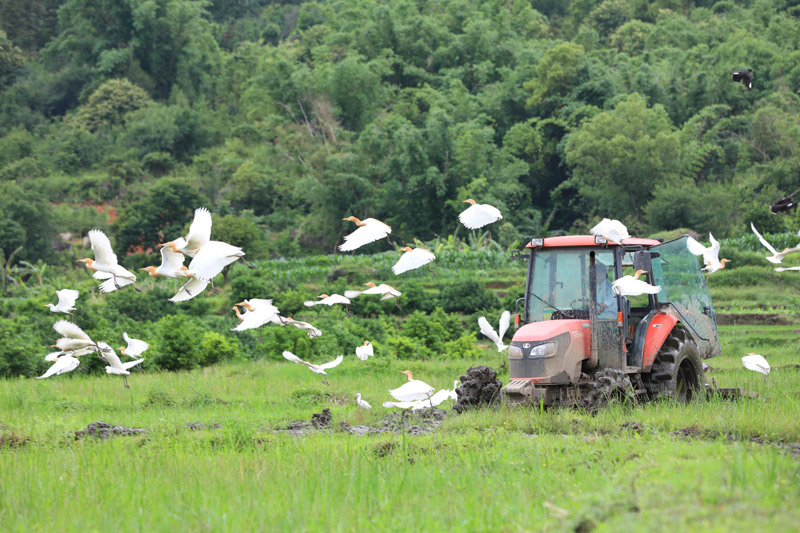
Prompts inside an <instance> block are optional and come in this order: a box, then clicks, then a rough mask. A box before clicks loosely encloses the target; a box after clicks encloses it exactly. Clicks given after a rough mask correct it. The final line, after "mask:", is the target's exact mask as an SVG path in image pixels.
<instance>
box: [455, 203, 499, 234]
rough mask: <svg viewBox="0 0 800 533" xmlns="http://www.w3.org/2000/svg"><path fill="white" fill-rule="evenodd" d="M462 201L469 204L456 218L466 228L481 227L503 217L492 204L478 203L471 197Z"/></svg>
mask: <svg viewBox="0 0 800 533" xmlns="http://www.w3.org/2000/svg"><path fill="white" fill-rule="evenodd" d="M462 203H465V204H470V206H469V207H468V208H466V209H465V210H464V211H462V212H461V213H460V214H459V215H458V220H460V221H461V223H462V224H463V225H464V227H465V228H467V229H478V228H482V227H484V226H486V225H488V224H491V223H493V222H497V221H498V220H500V219H501V218H503V215H502V214H500V210H499V209H497V208H496V207H495V206H493V205H489V204H479V203H477V202H476V201H475V200H473V199H472V198H469V199H467V200H464V201H463V202H462Z"/></svg>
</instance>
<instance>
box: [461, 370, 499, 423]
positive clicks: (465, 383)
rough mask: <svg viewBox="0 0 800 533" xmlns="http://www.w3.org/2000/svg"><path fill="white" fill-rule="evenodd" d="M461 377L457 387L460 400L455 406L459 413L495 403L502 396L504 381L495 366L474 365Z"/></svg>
mask: <svg viewBox="0 0 800 533" xmlns="http://www.w3.org/2000/svg"><path fill="white" fill-rule="evenodd" d="M460 379H461V385H460V386H459V387H456V395H457V396H458V402H457V403H456V405H455V407H453V409H454V410H455V411H456V412H457V413H462V412H464V411H465V410H466V409H470V408H473V407H478V406H481V405H488V404H491V403H494V402H496V401H497V400H498V399H499V398H500V389H501V388H502V387H503V383H502V382H501V381H500V380H499V379H497V372H496V371H495V370H494V369H493V368H489V367H488V366H483V365H481V366H473V367H470V368H468V369H467V373H466V374H464V375H463V376H461V378H460Z"/></svg>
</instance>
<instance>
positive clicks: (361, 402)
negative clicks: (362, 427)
mask: <svg viewBox="0 0 800 533" xmlns="http://www.w3.org/2000/svg"><path fill="white" fill-rule="evenodd" d="M356 405H358V406H359V407H361V408H362V409H372V406H371V405H370V404H369V403H367V401H366V400H362V399H361V393H360V392H359V393H358V394H356Z"/></svg>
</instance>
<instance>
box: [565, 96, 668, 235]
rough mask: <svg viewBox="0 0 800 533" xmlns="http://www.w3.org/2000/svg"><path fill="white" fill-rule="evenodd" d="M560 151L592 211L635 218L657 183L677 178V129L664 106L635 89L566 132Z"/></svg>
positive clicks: (603, 214)
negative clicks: (612, 105)
mask: <svg viewBox="0 0 800 533" xmlns="http://www.w3.org/2000/svg"><path fill="white" fill-rule="evenodd" d="M564 151H565V155H566V162H567V164H568V165H569V166H570V168H571V170H572V178H571V179H570V180H569V181H570V184H572V185H574V186H576V187H577V189H578V191H579V192H580V194H581V195H582V197H583V205H584V207H585V208H586V209H587V211H588V212H589V213H590V214H592V215H602V216H609V217H613V218H625V217H628V216H632V217H633V218H634V219H636V220H639V219H640V218H641V217H642V215H643V211H642V209H643V207H644V205H645V204H646V203H647V201H648V200H649V199H650V197H651V195H652V191H653V188H654V187H655V185H656V184H659V183H667V182H669V181H671V180H674V179H676V178H677V177H678V171H679V159H680V157H679V156H680V144H679V141H678V133H677V132H676V131H675V129H674V128H673V126H672V123H671V122H670V120H669V117H668V116H667V113H666V111H665V110H664V108H663V107H661V106H660V105H656V106H655V107H652V108H649V107H647V102H646V101H645V99H644V97H642V96H641V95H639V94H636V93H634V94H630V95H627V96H626V97H625V98H624V99H622V100H620V101H619V103H617V105H616V106H614V109H612V110H610V111H604V112H602V113H599V114H597V115H595V116H594V117H592V118H591V119H589V120H587V121H585V122H584V123H583V124H582V125H581V126H580V127H579V128H578V129H576V130H575V131H573V132H572V133H570V134H569V136H568V137H567V143H566V147H565V149H564Z"/></svg>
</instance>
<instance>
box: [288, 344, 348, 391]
mask: <svg viewBox="0 0 800 533" xmlns="http://www.w3.org/2000/svg"><path fill="white" fill-rule="evenodd" d="M283 358H284V359H286V360H287V361H291V362H292V363H297V364H300V365H306V366H307V367H308V369H309V370H311V371H312V372H313V373H315V374H322V375H323V376H327V375H328V373H327V372H325V371H326V370H328V369H331V368H333V367H335V366H339V364H340V363H341V362H342V360H344V356H343V355H340V356H339V357H337V358H336V359H334V360H333V361H331V362H329V363H325V364H324V365H315V364H313V363H309V362H308V361H303V360H302V359H300V358H299V357H297V356H296V355H295V354H293V353H292V352H290V351H284V352H283ZM322 382H323V383H324V384H325V385H328V380H326V379H325V378H322Z"/></svg>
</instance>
